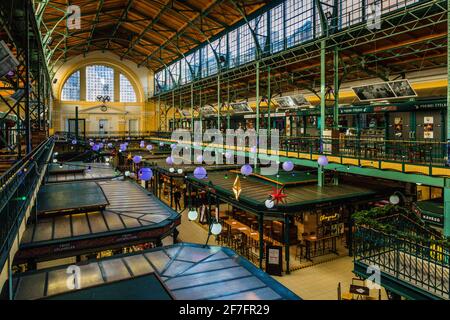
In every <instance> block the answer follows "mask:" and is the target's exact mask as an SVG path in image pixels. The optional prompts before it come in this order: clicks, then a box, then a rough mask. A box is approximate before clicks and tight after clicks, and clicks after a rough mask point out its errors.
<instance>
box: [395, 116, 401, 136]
mask: <svg viewBox="0 0 450 320" xmlns="http://www.w3.org/2000/svg"><path fill="white" fill-rule="evenodd" d="M394 135H395V137H396V138H401V137H403V118H401V117H396V118H395V119H394Z"/></svg>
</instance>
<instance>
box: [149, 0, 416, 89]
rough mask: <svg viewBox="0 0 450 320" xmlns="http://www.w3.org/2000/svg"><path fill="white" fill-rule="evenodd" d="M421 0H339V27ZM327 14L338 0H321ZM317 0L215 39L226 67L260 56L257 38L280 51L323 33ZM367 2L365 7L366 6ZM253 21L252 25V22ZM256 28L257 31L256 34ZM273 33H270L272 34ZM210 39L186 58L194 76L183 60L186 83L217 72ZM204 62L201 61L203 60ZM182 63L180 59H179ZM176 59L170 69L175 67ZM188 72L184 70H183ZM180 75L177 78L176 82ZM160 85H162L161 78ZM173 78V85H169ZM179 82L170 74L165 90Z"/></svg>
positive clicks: (293, 1) (280, 7) (286, 4)
mask: <svg viewBox="0 0 450 320" xmlns="http://www.w3.org/2000/svg"><path fill="white" fill-rule="evenodd" d="M419 1H420V0H367V1H359V0H339V1H337V3H338V5H339V8H338V12H339V16H338V21H337V23H338V24H337V26H338V28H340V29H342V28H346V27H349V26H351V25H354V24H356V23H361V22H363V21H365V19H366V18H367V17H364V16H363V13H364V12H366V14H367V12H368V8H369V6H373V5H374V4H380V5H381V9H382V10H381V11H382V13H386V12H390V11H393V10H398V9H401V8H404V7H405V6H408V5H411V4H414V3H417V2H419ZM320 3H321V4H322V8H323V9H324V10H325V14H326V15H328V13H331V11H332V10H333V9H332V6H333V5H334V3H336V1H335V0H321V1H320ZM315 5H316V4H315V0H285V1H281V3H280V4H277V5H276V6H274V7H273V8H270V9H269V10H268V11H266V12H263V13H261V14H260V15H258V16H256V17H255V18H253V19H252V20H251V21H250V22H249V23H246V22H245V21H241V23H240V25H239V26H236V27H235V28H234V29H232V30H230V31H229V32H227V33H225V34H224V35H223V36H222V37H221V38H220V39H217V40H214V39H212V40H211V41H212V46H213V49H214V51H216V52H217V55H218V59H219V64H220V67H222V68H234V67H237V66H239V65H242V64H245V63H248V62H251V61H254V60H255V58H256V44H255V36H256V41H257V43H258V44H259V46H260V48H261V50H262V51H263V52H271V53H276V52H280V51H282V50H285V49H287V48H290V47H293V46H296V45H300V44H302V43H304V42H306V41H309V40H312V39H313V38H314V37H316V38H319V37H321V36H322V30H321V20H320V15H319V10H317V8H315ZM363 6H365V8H364V7H363ZM249 25H250V26H249ZM252 30H253V31H254V33H255V35H253V34H252ZM269 36H270V37H269ZM269 40H270V42H269ZM213 49H212V48H211V46H210V45H209V43H205V44H204V45H203V46H201V47H199V48H198V49H197V50H194V51H193V52H192V53H191V54H190V55H189V56H188V57H187V58H186V59H187V61H189V63H190V64H191V66H192V69H193V70H194V75H193V76H192V75H191V74H190V72H188V71H187V70H188V68H187V64H185V63H184V62H181V64H182V68H181V77H182V83H183V84H185V83H189V82H190V81H192V80H193V78H194V79H198V78H199V77H207V76H210V75H213V74H215V73H217V71H218V62H217V58H216V57H215V55H214V52H213ZM200 62H201V63H200ZM175 63H179V62H175ZM175 63H172V65H170V66H169V67H168V68H166V70H171V68H172V66H173V65H174V64H175ZM183 72H184V74H183ZM177 81H178V79H177V80H176V82H177ZM155 82H156V85H157V86H159V87H160V88H162V87H163V86H162V85H161V82H160V80H158V79H155ZM169 82H170V85H169ZM174 85H175V84H174V83H172V80H171V79H169V77H168V75H166V85H165V88H164V89H162V90H170V89H171V88H172V86H174Z"/></svg>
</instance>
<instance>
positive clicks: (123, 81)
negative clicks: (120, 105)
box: [119, 74, 137, 102]
mask: <svg viewBox="0 0 450 320" xmlns="http://www.w3.org/2000/svg"><path fill="white" fill-rule="evenodd" d="M119 86H120V102H136V101H137V99H136V92H134V88H133V85H132V84H131V82H130V80H128V78H127V77H125V76H124V75H123V74H120V83H119Z"/></svg>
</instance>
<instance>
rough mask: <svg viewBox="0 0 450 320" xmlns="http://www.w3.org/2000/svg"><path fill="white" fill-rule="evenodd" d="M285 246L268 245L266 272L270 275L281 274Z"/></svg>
mask: <svg viewBox="0 0 450 320" xmlns="http://www.w3.org/2000/svg"><path fill="white" fill-rule="evenodd" d="M282 254H283V248H282V247H280V246H267V248H266V272H267V273H268V274H270V275H274V276H281V275H282V271H283V259H282Z"/></svg>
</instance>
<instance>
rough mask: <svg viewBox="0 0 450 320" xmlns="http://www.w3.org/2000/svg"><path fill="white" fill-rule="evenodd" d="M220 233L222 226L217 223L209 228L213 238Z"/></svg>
mask: <svg viewBox="0 0 450 320" xmlns="http://www.w3.org/2000/svg"><path fill="white" fill-rule="evenodd" d="M221 232H222V225H221V224H220V223H218V222H215V223H213V224H212V226H211V233H212V234H213V235H215V236H217V235H219V234H220V233H221Z"/></svg>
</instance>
